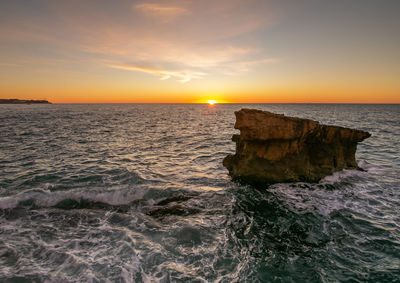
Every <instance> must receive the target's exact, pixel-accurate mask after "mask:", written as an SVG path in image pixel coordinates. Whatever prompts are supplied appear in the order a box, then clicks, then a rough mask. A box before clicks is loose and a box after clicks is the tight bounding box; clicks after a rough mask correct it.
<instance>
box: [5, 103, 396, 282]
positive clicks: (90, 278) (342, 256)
mask: <svg viewBox="0 0 400 283" xmlns="http://www.w3.org/2000/svg"><path fill="white" fill-rule="evenodd" d="M243 107H246V108H256V109H261V110H268V111H273V112H276V113H284V114H286V115H291V116H298V117H304V118H311V119H315V120H318V121H320V122H322V123H326V124H335V125H339V126H347V127H352V128H358V129H362V130H367V131H369V132H370V133H371V134H372V136H371V137H370V138H368V139H367V140H365V141H364V142H362V143H360V144H359V146H358V151H357V160H358V163H359V165H360V166H361V167H363V168H364V169H366V171H365V172H362V171H351V170H345V171H343V172H339V173H336V174H334V175H333V176H328V177H326V178H325V179H323V180H321V181H320V182H319V183H318V184H308V183H292V184H275V185H272V186H269V187H267V186H265V187H259V188H253V187H250V186H244V185H240V184H237V183H234V182H232V181H231V179H230V178H229V176H228V175H227V170H226V169H225V168H224V167H223V166H222V159H223V158H224V157H225V156H226V155H227V154H231V153H233V152H234V150H235V144H234V143H233V142H232V141H231V136H232V134H234V133H236V130H235V129H234V128H233V125H234V122H235V117H234V114H233V112H234V111H236V110H239V109H241V108H243ZM0 121H1V123H0V133H1V135H0V281H2V282H45V281H52V282H152V280H153V281H155V282H186V281H189V282H232V281H236V282H306V281H307V282H335V281H350V282H398V280H399V278H400V209H399V208H400V178H399V175H400V153H399V152H400V150H399V149H400V105H318V104H311V105H305V104H293V105H291V104H253V105H248V104H247V105H241V104H221V105H216V106H214V107H210V106H207V105H197V104H98V105H96V104H94V105H84V104H82V105H68V104H65V105H0Z"/></svg>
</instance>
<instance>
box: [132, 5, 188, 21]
mask: <svg viewBox="0 0 400 283" xmlns="http://www.w3.org/2000/svg"><path fill="white" fill-rule="evenodd" d="M133 7H134V8H135V9H138V10H140V11H141V12H143V13H145V14H146V15H148V16H151V17H154V18H155V19H157V20H160V21H162V22H171V21H173V20H174V19H176V18H177V17H180V16H183V15H187V14H190V12H189V11H188V10H187V9H185V8H184V7H179V6H171V5H165V4H164V5H163V4H158V3H142V4H137V5H134V6H133Z"/></svg>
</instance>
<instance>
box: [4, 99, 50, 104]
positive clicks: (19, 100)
mask: <svg viewBox="0 0 400 283" xmlns="http://www.w3.org/2000/svg"><path fill="white" fill-rule="evenodd" d="M0 104H51V102H49V101H47V100H22V99H0Z"/></svg>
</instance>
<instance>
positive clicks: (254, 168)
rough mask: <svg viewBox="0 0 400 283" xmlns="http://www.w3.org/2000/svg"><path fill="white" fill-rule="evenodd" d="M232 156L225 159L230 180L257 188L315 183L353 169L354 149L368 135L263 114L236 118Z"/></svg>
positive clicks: (251, 112)
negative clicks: (256, 186) (289, 183)
mask: <svg viewBox="0 0 400 283" xmlns="http://www.w3.org/2000/svg"><path fill="white" fill-rule="evenodd" d="M235 115H236V124H235V129H239V130H240V135H233V137H232V140H233V141H234V142H236V153H235V154H234V155H228V156H227V157H225V159H224V161H223V164H224V166H225V167H226V168H227V169H228V170H229V174H230V175H231V176H232V177H233V178H234V179H238V180H241V181H245V182H249V183H253V184H259V183H279V182H298V181H306V182H318V181H319V180H320V179H322V178H323V177H325V176H328V175H331V174H332V173H334V172H337V171H340V170H343V169H358V170H361V168H359V167H358V165H357V163H356V160H355V152H356V149H357V143H358V142H361V141H363V140H364V139H366V138H368V137H370V136H371V134H370V133H368V132H365V131H361V130H354V129H349V128H343V127H338V126H327V125H321V124H319V123H318V122H317V121H313V120H309V119H301V118H295V117H287V116H284V115H283V114H274V113H271V112H268V111H260V110H254V109H242V110H240V111H237V112H235Z"/></svg>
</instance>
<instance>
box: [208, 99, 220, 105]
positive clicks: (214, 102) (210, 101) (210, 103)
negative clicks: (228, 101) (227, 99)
mask: <svg viewBox="0 0 400 283" xmlns="http://www.w3.org/2000/svg"><path fill="white" fill-rule="evenodd" d="M207 103H208V104H209V105H214V104H217V103H218V102H217V101H216V100H207Z"/></svg>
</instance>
